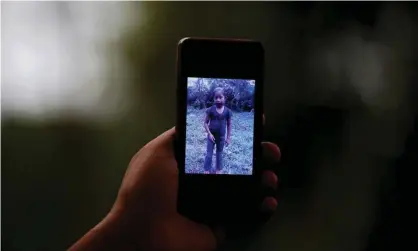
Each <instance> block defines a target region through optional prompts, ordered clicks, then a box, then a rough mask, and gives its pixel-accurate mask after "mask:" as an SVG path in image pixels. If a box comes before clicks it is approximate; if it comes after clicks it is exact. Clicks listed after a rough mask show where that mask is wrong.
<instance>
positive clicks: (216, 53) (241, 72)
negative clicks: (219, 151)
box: [176, 38, 264, 213]
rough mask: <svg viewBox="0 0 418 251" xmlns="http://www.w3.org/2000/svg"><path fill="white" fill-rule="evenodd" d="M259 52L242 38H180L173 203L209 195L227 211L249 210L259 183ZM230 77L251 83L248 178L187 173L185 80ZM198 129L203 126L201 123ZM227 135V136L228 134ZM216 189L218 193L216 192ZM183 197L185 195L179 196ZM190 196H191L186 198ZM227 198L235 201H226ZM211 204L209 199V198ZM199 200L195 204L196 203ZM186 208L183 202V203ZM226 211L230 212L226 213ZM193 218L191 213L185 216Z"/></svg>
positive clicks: (261, 57) (261, 52)
mask: <svg viewBox="0 0 418 251" xmlns="http://www.w3.org/2000/svg"><path fill="white" fill-rule="evenodd" d="M263 76H264V49H263V46H262V45H261V43H260V42H257V41H253V40H243V39H213V38H184V39H182V40H181V41H180V42H179V44H178V50H177V78H178V79H177V123H176V136H177V140H176V141H177V142H176V159H177V163H178V169H179V204H180V207H181V206H182V204H183V206H184V204H185V202H184V201H183V203H182V200H186V199H189V198H196V200H198V199H197V198H200V197H199V196H201V195H202V194H205V196H207V197H208V200H210V198H209V197H210V193H211V191H212V190H216V189H218V190H217V191H218V192H219V191H221V192H222V194H223V195H224V198H221V199H219V198H217V199H218V200H219V201H223V202H224V204H228V203H230V206H229V207H234V204H236V205H237V206H239V207H241V208H242V207H245V206H244V204H246V205H255V204H256V203H255V202H254V200H255V199H256V198H257V196H256V194H257V192H258V191H257V187H256V186H257V185H258V183H259V181H260V176H261V168H260V164H261V163H260V159H261V156H262V147H261V142H262V137H263V113H264V107H263V87H264V78H263ZM188 77H204V78H230V79H253V80H255V94H254V95H255V96H254V103H255V108H254V142H253V170H252V175H215V174H188V173H186V172H185V151H186V138H185V137H186V115H187V78H188ZM202 127H203V121H202ZM232 133H233V132H232ZM220 187H221V188H222V190H220ZM186 193H187V194H188V195H187V196H186V195H185V194H186ZM190 194H193V196H190ZM228 197H233V198H235V202H231V201H230V200H229V199H228ZM212 199H214V198H212ZM199 200H200V199H199ZM186 204H187V203H186ZM231 212H232V211H231ZM189 213H194V211H189Z"/></svg>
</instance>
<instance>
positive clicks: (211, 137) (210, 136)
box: [209, 133, 215, 143]
mask: <svg viewBox="0 0 418 251" xmlns="http://www.w3.org/2000/svg"><path fill="white" fill-rule="evenodd" d="M209 139H210V140H212V142H213V143H215V136H213V134H212V133H209Z"/></svg>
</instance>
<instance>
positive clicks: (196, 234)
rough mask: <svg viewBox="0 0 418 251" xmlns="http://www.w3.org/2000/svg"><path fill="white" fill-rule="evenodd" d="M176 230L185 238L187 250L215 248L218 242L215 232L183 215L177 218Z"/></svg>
mask: <svg viewBox="0 0 418 251" xmlns="http://www.w3.org/2000/svg"><path fill="white" fill-rule="evenodd" d="M179 221H180V222H179V224H178V232H179V233H181V234H180V238H185V240H184V241H185V242H184V243H187V247H188V250H196V251H197V250H199V251H200V250H202V251H203V250H205V251H209V250H215V249H216V247H217V245H218V243H217V238H216V236H215V233H214V232H213V231H212V230H211V229H210V228H209V227H208V226H206V225H203V224H199V223H196V222H194V221H191V220H189V219H187V218H185V217H180V218H179Z"/></svg>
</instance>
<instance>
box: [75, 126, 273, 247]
mask: <svg viewBox="0 0 418 251" xmlns="http://www.w3.org/2000/svg"><path fill="white" fill-rule="evenodd" d="M174 135H175V130H174V128H173V129H170V130H168V131H166V132H165V133H163V134H162V135H160V136H159V137H157V138H156V139H154V140H153V141H151V142H149V143H148V144H147V145H146V146H144V147H143V148H142V149H141V150H140V151H139V152H138V153H137V154H136V155H135V156H134V157H133V159H132V160H131V162H130V164H129V167H128V169H127V171H126V174H125V177H124V179H123V182H122V185H121V188H120V190H119V194H118V197H117V199H116V202H115V204H114V206H113V208H112V210H111V211H110V213H109V214H108V216H107V217H106V218H105V219H104V220H103V221H102V222H101V223H100V224H99V225H98V227H96V228H95V229H93V230H92V231H93V232H94V233H91V232H92V231H90V232H89V233H88V234H87V235H86V236H84V237H83V238H82V239H81V240H80V241H79V242H78V243H76V244H75V245H74V246H73V248H72V249H71V250H87V249H88V250H98V249H99V248H97V249H94V247H97V246H99V247H100V248H103V249H106V248H108V249H107V250H145V251H147V250H159V251H163V250H194V251H200V250H202V251H203V250H214V249H215V248H216V247H217V244H218V241H219V240H220V239H222V236H223V232H222V231H214V230H212V229H210V228H209V227H208V226H205V225H202V224H198V223H196V222H193V221H191V220H189V219H187V218H185V217H183V216H181V215H179V214H178V213H177V205H176V204H177V188H178V169H177V162H176V160H175V157H174V150H173V145H174V143H173V142H174ZM262 146H263V150H264V151H263V152H264V153H265V154H266V156H265V158H264V159H265V160H266V161H267V162H270V163H276V162H277V161H278V160H279V159H280V150H279V148H278V147H277V146H276V145H275V144H272V143H263V145H262ZM277 183H278V180H277V176H276V175H275V174H274V173H273V172H272V171H265V172H264V174H263V184H264V186H266V187H270V188H273V189H276V188H277ZM276 207H277V201H276V199H275V198H274V197H266V198H265V199H264V201H263V203H262V205H261V206H260V210H261V211H263V212H268V214H270V215H271V214H272V213H273V212H274V211H275V209H276ZM96 236H99V237H96ZM95 237H96V238H95ZM89 238H91V240H89ZM93 239H96V241H95V243H96V246H95V245H93V244H91V243H90V246H89V242H94V241H93ZM103 242H109V243H106V244H104V243H103ZM97 243H99V244H97ZM112 248H113V249H112ZM103 249H100V250H103Z"/></svg>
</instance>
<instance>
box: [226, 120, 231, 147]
mask: <svg viewBox="0 0 418 251" xmlns="http://www.w3.org/2000/svg"><path fill="white" fill-rule="evenodd" d="M226 138H227V140H228V142H229V141H230V140H231V116H230V117H229V118H228V120H227V121H226Z"/></svg>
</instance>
